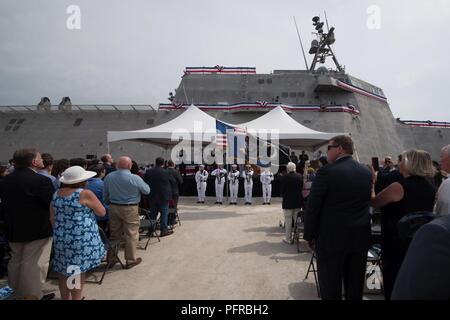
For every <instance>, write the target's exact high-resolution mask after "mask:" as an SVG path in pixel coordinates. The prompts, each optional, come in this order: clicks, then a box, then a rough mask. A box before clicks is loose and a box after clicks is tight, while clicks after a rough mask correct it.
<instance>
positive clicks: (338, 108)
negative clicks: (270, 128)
mask: <svg viewBox="0 0 450 320" xmlns="http://www.w3.org/2000/svg"><path fill="white" fill-rule="evenodd" d="M189 106H190V104H184V105H182V107H180V106H179V104H177V107H175V106H174V105H173V104H170V103H161V104H160V105H159V110H174V109H181V108H187V107H189ZM195 106H196V107H198V108H199V109H201V110H203V111H212V110H218V111H230V110H248V109H263V110H268V111H270V110H271V109H275V108H277V107H279V106H281V107H283V109H285V110H289V111H317V112H346V113H350V114H352V115H356V116H357V115H360V111H359V110H358V109H356V107H355V106H353V105H351V104H345V105H327V104H322V105H320V104H314V105H309V104H308V105H287V104H279V103H269V102H267V101H257V102H255V103H236V104H230V105H225V104H196V105H195Z"/></svg>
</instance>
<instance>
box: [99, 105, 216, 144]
mask: <svg viewBox="0 0 450 320" xmlns="http://www.w3.org/2000/svg"><path fill="white" fill-rule="evenodd" d="M203 132H211V133H215V132H216V119H215V118H213V117H211V116H210V115H209V114H207V113H206V112H203V111H202V110H200V109H199V108H197V107H196V106H194V105H191V106H190V107H189V108H187V109H186V111H184V112H183V113H182V114H180V115H179V116H178V117H176V118H175V119H172V120H170V121H168V122H166V123H163V124H161V125H159V126H156V127H152V128H148V129H143V130H135V131H108V137H107V140H108V143H109V142H114V141H123V140H131V141H144V142H150V143H154V144H158V145H161V146H170V145H176V144H177V143H178V142H179V141H178V137H179V135H182V134H183V133H184V134H189V135H190V136H191V139H192V140H191V141H202V142H210V141H204V138H203ZM195 133H198V134H195ZM172 138H174V139H175V141H172Z"/></svg>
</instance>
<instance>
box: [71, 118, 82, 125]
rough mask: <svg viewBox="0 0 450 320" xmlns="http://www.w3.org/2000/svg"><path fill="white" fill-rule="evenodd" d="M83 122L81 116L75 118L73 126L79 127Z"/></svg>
mask: <svg viewBox="0 0 450 320" xmlns="http://www.w3.org/2000/svg"><path fill="white" fill-rule="evenodd" d="M82 122H83V119H82V118H78V119H76V120H75V122H74V123H73V126H74V127H79V126H80V125H81V123H82Z"/></svg>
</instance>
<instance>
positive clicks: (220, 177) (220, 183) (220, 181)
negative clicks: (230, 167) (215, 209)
mask: <svg viewBox="0 0 450 320" xmlns="http://www.w3.org/2000/svg"><path fill="white" fill-rule="evenodd" d="M211 175H212V176H214V177H216V179H215V180H216V204H222V201H223V187H224V186H225V177H226V175H227V170H225V169H223V168H222V166H221V165H220V164H219V165H217V169H215V170H214V171H213V172H211Z"/></svg>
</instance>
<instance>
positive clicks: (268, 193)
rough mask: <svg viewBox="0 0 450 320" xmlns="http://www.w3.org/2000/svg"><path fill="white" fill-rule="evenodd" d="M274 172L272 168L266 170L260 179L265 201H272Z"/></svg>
mask: <svg viewBox="0 0 450 320" xmlns="http://www.w3.org/2000/svg"><path fill="white" fill-rule="evenodd" d="M273 179H274V177H273V173H272V172H271V171H270V170H264V171H263V172H262V173H261V176H260V180H261V184H262V193H263V203H264V204H266V203H270V198H271V197H272V181H273Z"/></svg>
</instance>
